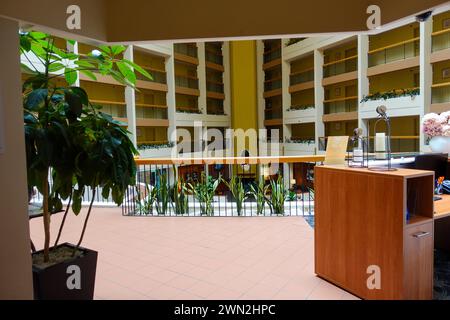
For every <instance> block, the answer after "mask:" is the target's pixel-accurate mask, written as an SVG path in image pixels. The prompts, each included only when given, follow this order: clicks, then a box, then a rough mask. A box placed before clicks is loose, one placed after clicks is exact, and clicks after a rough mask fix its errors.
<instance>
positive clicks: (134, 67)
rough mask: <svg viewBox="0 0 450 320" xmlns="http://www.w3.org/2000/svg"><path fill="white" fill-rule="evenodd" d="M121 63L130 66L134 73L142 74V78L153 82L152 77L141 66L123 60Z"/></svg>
mask: <svg viewBox="0 0 450 320" xmlns="http://www.w3.org/2000/svg"><path fill="white" fill-rule="evenodd" d="M123 62H125V63H126V64H128V65H129V66H131V67H132V68H133V69H134V70H135V71H137V72H139V73H140V74H142V75H143V76H144V77H146V78H147V79H149V80H153V76H152V75H151V74H150V73H149V72H147V71H146V70H145V69H144V68H142V67H141V66H139V65H138V64H136V63H134V62H132V61H130V60H127V59H123Z"/></svg>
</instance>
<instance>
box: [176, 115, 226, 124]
mask: <svg viewBox="0 0 450 320" xmlns="http://www.w3.org/2000/svg"><path fill="white" fill-rule="evenodd" d="M195 122H202V124H203V125H204V126H207V127H229V126H230V124H231V118H230V116H229V115H210V114H208V115H206V114H197V113H183V112H177V113H176V124H177V126H178V127H193V126H194V123H195Z"/></svg>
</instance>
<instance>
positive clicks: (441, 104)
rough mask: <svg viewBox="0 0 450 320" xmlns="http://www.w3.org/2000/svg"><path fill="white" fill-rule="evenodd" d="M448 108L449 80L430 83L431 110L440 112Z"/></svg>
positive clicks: (449, 97) (449, 104)
mask: <svg viewBox="0 0 450 320" xmlns="http://www.w3.org/2000/svg"><path fill="white" fill-rule="evenodd" d="M449 110H450V82H441V83H435V84H433V85H432V97H431V112H435V113H441V112H444V111H449Z"/></svg>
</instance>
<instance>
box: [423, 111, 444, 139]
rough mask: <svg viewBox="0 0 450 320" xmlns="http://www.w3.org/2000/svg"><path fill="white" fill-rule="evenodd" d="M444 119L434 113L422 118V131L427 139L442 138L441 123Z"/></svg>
mask: <svg viewBox="0 0 450 320" xmlns="http://www.w3.org/2000/svg"><path fill="white" fill-rule="evenodd" d="M443 119H444V117H441V116H439V115H438V114H436V113H428V114H426V115H425V116H424V117H423V121H422V131H423V133H425V134H426V135H427V136H429V137H436V136H442V133H443V132H442V122H443Z"/></svg>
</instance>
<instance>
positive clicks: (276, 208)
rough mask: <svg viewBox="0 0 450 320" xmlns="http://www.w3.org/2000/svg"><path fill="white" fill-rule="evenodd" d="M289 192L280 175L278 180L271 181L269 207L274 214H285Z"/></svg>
mask: <svg viewBox="0 0 450 320" xmlns="http://www.w3.org/2000/svg"><path fill="white" fill-rule="evenodd" d="M287 196H288V192H287V190H286V186H285V185H284V181H283V177H282V176H281V175H278V179H277V180H271V181H270V197H269V199H268V203H269V207H270V210H271V212H272V213H274V214H278V215H282V214H284V203H285V202H286V199H287Z"/></svg>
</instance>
